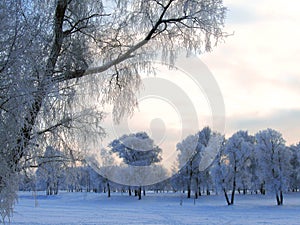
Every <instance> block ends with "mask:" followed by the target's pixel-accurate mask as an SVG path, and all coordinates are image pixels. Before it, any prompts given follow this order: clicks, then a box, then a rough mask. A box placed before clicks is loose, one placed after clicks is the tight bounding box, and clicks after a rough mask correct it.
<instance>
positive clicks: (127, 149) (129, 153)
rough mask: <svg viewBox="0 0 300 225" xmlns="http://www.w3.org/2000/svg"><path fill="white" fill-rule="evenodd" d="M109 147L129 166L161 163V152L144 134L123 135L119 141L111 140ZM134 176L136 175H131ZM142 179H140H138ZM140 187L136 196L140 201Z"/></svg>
mask: <svg viewBox="0 0 300 225" xmlns="http://www.w3.org/2000/svg"><path fill="white" fill-rule="evenodd" d="M109 147H110V148H111V151H112V152H115V153H117V154H118V156H119V157H120V158H121V159H123V161H124V163H125V164H128V165H130V166H140V167H143V166H150V165H151V164H154V163H158V162H160V161H161V159H162V158H161V153H162V150H161V149H160V148H159V147H158V146H156V145H155V144H154V141H153V140H152V139H151V138H150V137H149V136H148V134H147V133H145V132H138V133H135V134H129V135H123V136H122V137H120V138H119V139H115V140H113V141H112V142H111V143H110V144H109ZM132 175H133V176H136V174H132ZM138 179H142V178H138ZM141 190H142V187H141V186H140V187H139V189H138V192H137V193H138V196H139V199H141Z"/></svg>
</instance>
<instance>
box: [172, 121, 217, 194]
mask: <svg viewBox="0 0 300 225" xmlns="http://www.w3.org/2000/svg"><path fill="white" fill-rule="evenodd" d="M215 136H216V134H214V133H213V132H212V131H211V129H210V128H209V127H205V128H203V129H202V130H201V131H199V132H198V133H197V134H195V135H189V136H188V137H186V138H185V139H184V140H183V141H182V142H180V143H178V144H177V146H176V147H177V150H178V151H179V154H178V161H179V168H181V169H180V171H179V175H180V176H182V177H183V179H184V182H185V186H186V188H187V197H188V198H190V197H191V191H192V189H194V193H195V198H198V196H199V195H200V194H201V192H200V180H202V182H203V183H204V182H206V181H204V180H203V179H204V178H205V177H206V178H208V176H209V167H210V164H211V163H212V162H213V160H214V156H213V155H212V157H213V159H210V158H208V157H207V156H210V154H211V153H214V151H215V150H216V151H218V150H219V149H215V148H211V147H212V146H215V145H214V143H211V140H213V139H214V138H213V139H212V137H215ZM214 140H215V139H214ZM216 140H217V139H216ZM209 144H211V146H209ZM215 147H216V148H218V147H217V146H215ZM206 161H207V162H209V163H208V164H206ZM199 166H200V167H201V168H200V167H199ZM202 167H203V168H202ZM207 185H208V182H206V186H207Z"/></svg>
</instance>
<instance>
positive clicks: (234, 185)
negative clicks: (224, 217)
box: [230, 177, 236, 205]
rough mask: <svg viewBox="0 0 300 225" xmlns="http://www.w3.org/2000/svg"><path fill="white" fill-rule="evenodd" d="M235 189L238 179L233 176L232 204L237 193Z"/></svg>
mask: <svg viewBox="0 0 300 225" xmlns="http://www.w3.org/2000/svg"><path fill="white" fill-rule="evenodd" d="M235 189H236V181H235V177H234V178H233V187H232V193H231V202H230V205H233V204H234V194H235Z"/></svg>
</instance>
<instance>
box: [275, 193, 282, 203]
mask: <svg viewBox="0 0 300 225" xmlns="http://www.w3.org/2000/svg"><path fill="white" fill-rule="evenodd" d="M276 201H277V205H283V193H282V191H279V193H278V191H277V192H276Z"/></svg>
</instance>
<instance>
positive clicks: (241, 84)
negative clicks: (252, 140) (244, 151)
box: [200, 0, 300, 144]
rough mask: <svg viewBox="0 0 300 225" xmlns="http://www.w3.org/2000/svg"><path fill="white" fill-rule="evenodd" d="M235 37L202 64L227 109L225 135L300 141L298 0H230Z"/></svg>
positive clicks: (230, 22) (229, 22)
mask: <svg viewBox="0 0 300 225" xmlns="http://www.w3.org/2000/svg"><path fill="white" fill-rule="evenodd" d="M224 4H225V5H226V6H227V7H228V9H229V11H228V13H227V21H226V28H225V30H226V31H227V32H228V33H233V35H232V36H229V37H227V38H226V39H225V40H224V42H223V43H220V44H219V45H218V46H217V47H215V48H214V49H213V51H212V52H210V53H205V54H203V55H202V56H200V57H201V60H202V61H203V62H204V63H205V64H206V65H207V66H208V68H209V69H210V71H211V72H212V73H213V75H214V77H215V78H216V80H217V82H218V84H219V86H220V89H221V91H222V94H223V98H224V102H225V108H226V128H225V133H226V135H227V136H229V135H231V134H232V133H234V132H235V131H237V130H240V129H246V130H249V132H250V133H255V132H257V131H258V130H261V129H265V128H268V127H270V128H274V129H276V130H278V131H280V132H281V133H282V134H283V137H284V138H285V140H286V141H287V143H288V144H294V143H297V142H299V141H300V104H299V97H300V69H299V62H300V44H299V40H300V30H299V29H298V28H299V25H300V14H299V7H300V2H299V1H296V0H289V1H283V0H276V1H271V0H259V1H258V0H254V1H240V0H239V1H237V0H226V1H224Z"/></svg>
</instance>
